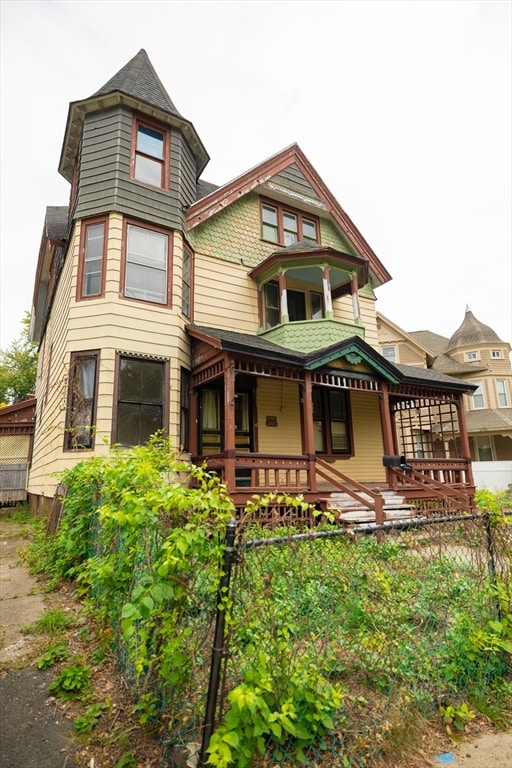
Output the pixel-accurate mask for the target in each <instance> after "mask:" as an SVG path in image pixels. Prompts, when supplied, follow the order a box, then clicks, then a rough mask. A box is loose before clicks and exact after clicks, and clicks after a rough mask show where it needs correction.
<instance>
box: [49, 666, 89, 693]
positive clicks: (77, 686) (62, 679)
mask: <svg viewBox="0 0 512 768" xmlns="http://www.w3.org/2000/svg"><path fill="white" fill-rule="evenodd" d="M90 678H91V668H90V667H89V666H87V665H86V664H79V663H76V664H72V665H71V666H69V667H65V668H64V669H63V670H62V672H61V673H60V675H58V677H57V678H56V679H55V680H54V681H53V683H52V684H51V685H50V686H49V687H48V690H49V691H51V692H52V693H55V695H56V696H58V697H59V698H60V699H63V700H64V701H67V700H68V699H73V698H79V697H80V696H81V695H82V694H83V693H84V692H85V691H86V690H87V689H88V688H89V684H90Z"/></svg>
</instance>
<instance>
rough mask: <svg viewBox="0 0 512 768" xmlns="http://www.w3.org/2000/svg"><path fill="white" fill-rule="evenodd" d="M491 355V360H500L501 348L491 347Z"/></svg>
mask: <svg viewBox="0 0 512 768" xmlns="http://www.w3.org/2000/svg"><path fill="white" fill-rule="evenodd" d="M491 357H492V359H493V360H501V358H502V357H503V355H502V354H501V349H491Z"/></svg>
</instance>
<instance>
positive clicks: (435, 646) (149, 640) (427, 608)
mask: <svg viewBox="0 0 512 768" xmlns="http://www.w3.org/2000/svg"><path fill="white" fill-rule="evenodd" d="M61 481H62V482H63V483H65V485H66V486H67V489H68V490H67V496H66V498H65V500H64V504H63V514H62V518H61V521H60V525H59V528H58V530H57V532H56V534H55V535H54V536H53V537H46V536H44V535H43V533H42V532H41V534H40V535H39V536H38V537H36V539H35V540H34V544H33V546H32V550H31V555H30V558H31V563H32V567H33V568H37V569H39V570H42V571H44V572H45V573H46V574H47V575H49V576H50V578H51V579H52V580H53V582H54V583H57V582H58V581H59V580H60V579H69V580H73V581H74V582H75V583H76V585H77V588H78V590H79V592H80V593H81V595H82V597H83V598H84V600H85V601H86V604H87V606H88V609H89V610H90V611H91V612H92V614H93V615H94V617H95V618H96V619H97V620H98V621H99V624H100V626H101V627H102V630H101V632H102V653H103V652H105V648H106V646H108V648H109V650H111V651H114V652H115V653H116V654H117V657H118V659H119V661H120V663H121V665H122V669H123V674H124V677H125V679H127V680H128V681H129V682H130V684H131V686H132V689H133V693H134V698H135V701H134V713H135V714H136V716H137V717H138V719H139V721H140V722H141V723H142V724H143V725H144V726H145V727H146V728H148V729H150V728H161V729H165V732H166V733H167V734H172V735H168V736H167V737H166V738H167V739H168V740H169V745H170V746H169V749H170V750H171V751H172V750H173V749H174V748H175V747H176V748H179V749H181V748H182V747H183V748H184V747H185V745H189V746H190V745H191V744H192V745H195V747H197V745H198V742H200V733H201V726H202V722H203V718H204V707H205V699H206V691H207V685H208V676H209V664H210V658H211V649H212V643H213V622H214V617H215V611H216V605H217V590H218V584H219V577H220V573H221V564H222V558H223V553H224V546H225V545H224V536H225V531H226V525H227V523H228V521H229V519H230V517H231V516H232V514H233V508H232V504H231V501H230V499H229V497H228V496H227V494H226V492H225V489H224V486H223V485H222V483H220V481H219V479H218V478H217V477H216V476H215V475H211V474H209V473H208V472H206V471H205V470H204V469H202V468H198V467H189V466H188V465H186V464H185V463H184V462H182V461H181V460H180V458H179V457H178V456H177V455H176V454H174V453H173V452H172V450H171V449H170V446H169V444H168V442H167V441H166V440H163V439H161V438H159V437H156V438H155V439H153V440H152V441H150V443H149V444H148V445H147V446H143V447H137V448H133V449H130V450H123V451H116V450H114V451H112V453H111V455H110V456H109V457H107V458H93V459H89V460H86V461H83V462H80V463H79V464H77V465H76V466H75V467H73V468H72V469H71V470H69V471H67V472H66V473H65V474H64V476H63V477H62V478H61ZM281 501H282V500H281ZM479 502H480V503H481V504H482V506H483V507H484V508H485V509H486V510H489V511H490V512H491V519H492V523H493V525H494V526H495V527H496V529H497V531H498V532H499V533H500V535H501V528H505V527H506V520H507V518H506V516H505V515H504V513H503V509H504V506H506V503H504V502H503V500H502V499H501V498H500V497H499V496H498V495H494V496H492V497H491V496H489V495H488V492H486V494H485V495H482V496H481V498H480V499H479ZM260 503H265V500H260ZM287 503H290V504H292V503H293V502H292V500H287ZM295 503H296V504H297V505H300V504H301V503H302V502H301V501H300V500H297V501H295ZM248 514H249V513H248ZM438 529H439V526H438ZM438 529H436V530H434V528H433V530H432V535H431V536H427V535H425V533H424V532H423V533H421V532H420V533H418V532H411V533H406V534H405V533H404V534H403V535H401V536H399V537H398V538H396V539H389V538H388V539H387V540H386V541H385V542H384V543H382V544H378V543H377V542H376V541H375V539H374V538H373V537H366V538H363V539H361V540H359V539H354V538H351V537H349V536H340V537H339V538H337V539H336V540H335V539H327V538H326V539H323V540H315V541H312V540H307V541H304V540H301V541H300V542H294V541H292V534H293V533H294V531H293V530H292V529H291V528H286V529H283V530H281V531H275V530H274V531H273V532H272V534H269V532H268V531H266V530H265V529H261V528H258V527H257V526H248V527H247V529H246V530H245V532H244V533H243V536H242V538H241V540H240V542H239V544H240V552H241V553H242V557H241V562H240V563H238V564H237V565H236V568H235V575H234V584H233V585H232V590H231V591H230V592H229V594H228V593H226V594H225V595H224V596H223V597H222V601H221V604H222V607H223V610H224V611H225V616H226V625H227V629H228V638H229V660H228V663H227V667H226V672H225V679H224V682H223V697H224V702H225V706H224V714H223V718H222V720H221V722H220V723H219V725H218V727H217V729H216V731H215V732H214V735H213V737H212V739H211V742H210V750H209V764H210V765H216V766H219V767H220V768H231V766H240V768H243V767H244V766H247V767H248V766H252V765H259V764H260V763H259V762H258V760H260V759H262V760H264V759H266V758H264V756H267V757H268V758H270V757H271V759H273V760H274V762H277V763H279V764H282V765H288V764H290V765H292V764H293V765H297V764H301V763H304V764H307V765H312V764H313V763H315V764H316V763H318V764H319V765H320V764H321V762H319V761H321V760H322V755H324V754H331V753H332V754H336V755H338V756H339V761H341V762H339V763H338V764H340V765H345V766H347V767H350V768H356V766H363V765H366V764H368V763H367V762H365V761H367V760H368V759H370V757H371V756H373V757H375V756H376V755H377V754H382V753H384V752H386V749H387V748H388V747H389V745H390V744H391V743H393V739H394V737H395V736H397V734H398V733H399V732H400V729H402V730H403V724H404V723H405V722H407V723H411V722H414V721H415V720H417V719H419V718H420V717H423V716H429V717H431V716H433V715H435V714H436V713H437V716H438V717H439V718H443V719H444V722H445V724H446V725H447V727H449V728H453V729H455V731H458V730H462V727H463V726H464V725H465V723H466V722H467V721H469V720H470V719H471V713H473V712H474V711H485V714H486V715H487V716H488V717H490V718H491V719H493V721H494V722H495V723H496V724H497V725H500V726H501V727H502V726H503V725H504V724H505V723H506V722H507V721H508V720H507V718H508V714H509V713H508V710H507V704H506V702H507V698H508V695H509V694H510V691H511V686H510V682H509V678H508V661H507V660H508V658H509V657H510V654H511V653H512V594H511V589H510V575H509V573H506V572H505V571H499V572H498V573H497V574H496V573H494V574H493V578H490V575H489V573H488V571H487V566H486V563H487V557H488V551H487V544H486V538H485V536H486V529H485V526H483V525H479V524H477V523H475V524H473V527H470V526H469V525H468V526H466V527H464V526H462V528H461V524H458V525H454V526H453V527H452V528H448V527H446V528H445V529H443V531H444V532H445V533H443V536H445V537H446V541H448V542H454V546H455V547H456V549H455V550H454V551H450V549H449V548H446V546H445V540H444V539H443V541H442V542H440V540H439V535H440V533H439V531H438ZM326 530H327V529H326ZM278 534H281V535H282V536H283V539H284V543H283V544H280V545H277V544H271V545H268V546H258V547H256V548H252V549H251V548H249V549H248V550H247V551H245V550H244V544H245V543H246V542H247V541H248V538H249V537H252V538H253V539H255V538H259V539H261V540H263V539H265V538H266V537H269V536H270V535H272V536H274V537H275V536H276V535H278ZM470 539H471V543H468V542H469V540H470ZM503 540H504V541H505V540H507V541H508V539H506V538H505V539H503ZM498 541H500V539H498ZM461 542H462V543H461ZM480 552H482V553H483V555H482V559H481V560H478V559H477V557H478V555H479V553H480ZM61 654H62V649H61V648H59V647H58V645H54V646H50V647H49V648H48V649H47V651H46V653H45V654H43V656H42V657H40V664H41V665H44V667H46V666H50V665H51V664H52V663H54V661H55V662H56V661H61V660H63V659H64V656H62V655H61ZM41 668H43V666H42V667H41ZM88 671H90V666H89V663H88V664H86V663H85V662H82V661H80V660H79V659H78V660H77V659H72V660H71V661H70V663H69V664H68V666H67V667H66V668H64V670H62V671H61V674H60V676H59V678H58V681H59V682H58V683H56V688H55V689H54V691H55V693H56V694H58V695H63V696H68V695H69V696H77V695H78V696H81V695H83V694H84V693H85V692H86V691H87V686H88ZM87 703H88V708H87V709H86V710H85V712H84V713H83V715H80V716H79V717H78V718H77V719H76V720H75V728H76V730H77V732H79V733H81V734H87V733H90V732H91V731H92V730H93V729H94V728H95V727H96V724H97V723H98V722H99V721H100V719H101V717H102V713H103V712H104V710H105V709H106V707H105V706H104V704H105V703H104V702H98V701H93V702H91V701H88V702H87ZM369 723H371V726H370V725H369ZM370 728H372V729H373V730H370ZM161 732H162V733H163V731H161ZM397 738H398V737H397ZM179 749H178V751H179ZM370 753H371V754H370ZM132 757H133V755H131V754H130V753H128V752H127V753H126V756H125V763H126V765H127V766H128V765H130V764H131V762H130V761H131V760H132ZM176 759H178V757H176ZM123 765H124V763H123Z"/></svg>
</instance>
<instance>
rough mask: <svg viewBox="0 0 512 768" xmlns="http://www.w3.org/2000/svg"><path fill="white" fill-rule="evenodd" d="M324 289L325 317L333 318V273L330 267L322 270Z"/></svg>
mask: <svg viewBox="0 0 512 768" xmlns="http://www.w3.org/2000/svg"><path fill="white" fill-rule="evenodd" d="M322 287H323V292H324V306H325V316H326V317H330V318H332V293H331V273H330V270H329V267H324V268H323V270H322Z"/></svg>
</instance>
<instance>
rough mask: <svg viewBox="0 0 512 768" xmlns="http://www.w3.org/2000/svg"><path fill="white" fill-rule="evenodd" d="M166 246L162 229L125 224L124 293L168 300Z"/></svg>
mask: <svg viewBox="0 0 512 768" xmlns="http://www.w3.org/2000/svg"><path fill="white" fill-rule="evenodd" d="M169 250H170V248H169V235H168V234H167V233H166V232H164V231H161V230H156V229H147V228H145V227H141V226H138V225H136V224H126V243H125V270H124V286H123V294H124V296H126V297H127V298H129V299H140V300H142V301H151V302H153V303H155V304H165V305H169V304H170V287H169V285H168V278H169V274H170V270H169Z"/></svg>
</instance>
